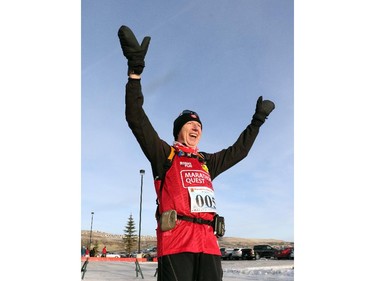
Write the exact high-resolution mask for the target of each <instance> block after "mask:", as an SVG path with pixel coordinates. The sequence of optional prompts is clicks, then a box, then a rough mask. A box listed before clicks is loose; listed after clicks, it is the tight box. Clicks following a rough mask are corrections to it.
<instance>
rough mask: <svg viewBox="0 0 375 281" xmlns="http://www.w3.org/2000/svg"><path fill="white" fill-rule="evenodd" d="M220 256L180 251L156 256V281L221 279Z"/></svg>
mask: <svg viewBox="0 0 375 281" xmlns="http://www.w3.org/2000/svg"><path fill="white" fill-rule="evenodd" d="M222 279H223V270H222V268H221V256H215V255H207V254H203V253H180V254H174V255H167V256H163V257H160V258H158V281H222Z"/></svg>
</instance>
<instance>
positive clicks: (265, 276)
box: [82, 259, 294, 281]
mask: <svg viewBox="0 0 375 281" xmlns="http://www.w3.org/2000/svg"><path fill="white" fill-rule="evenodd" d="M82 264H83V263H82ZM140 267H141V271H142V274H141V273H140V272H137V271H136V270H135V269H136V267H135V263H129V262H96V261H92V262H89V263H88V265H87V271H86V273H85V275H84V279H83V280H86V281H119V280H145V281H156V275H155V272H156V268H157V263H156V262H144V263H140ZM222 267H223V271H224V278H223V281H234V280H254V281H271V280H272V281H273V280H274V281H276V280H278V281H293V280H294V261H293V260H291V261H289V260H280V261H279V260H265V259H264V260H263V259H261V260H256V261H254V260H250V261H241V260H240V261H223V262H222ZM137 274H138V276H137ZM142 275H143V278H142Z"/></svg>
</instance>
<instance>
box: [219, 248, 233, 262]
mask: <svg viewBox="0 0 375 281" xmlns="http://www.w3.org/2000/svg"><path fill="white" fill-rule="evenodd" d="M220 252H221V258H222V259H223V260H231V259H232V252H233V249H232V248H220Z"/></svg>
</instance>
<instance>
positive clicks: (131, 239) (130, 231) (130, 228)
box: [122, 214, 137, 255]
mask: <svg viewBox="0 0 375 281" xmlns="http://www.w3.org/2000/svg"><path fill="white" fill-rule="evenodd" d="M135 232H136V229H135V225H134V220H133V216H132V214H130V216H129V218H128V223H127V225H126V226H125V229H124V233H125V235H124V237H123V238H122V239H123V241H124V245H125V251H126V252H127V253H128V254H129V255H130V253H131V252H133V251H134V250H135V248H136V244H137V235H136V234H135Z"/></svg>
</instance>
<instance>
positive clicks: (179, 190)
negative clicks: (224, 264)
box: [155, 148, 221, 256]
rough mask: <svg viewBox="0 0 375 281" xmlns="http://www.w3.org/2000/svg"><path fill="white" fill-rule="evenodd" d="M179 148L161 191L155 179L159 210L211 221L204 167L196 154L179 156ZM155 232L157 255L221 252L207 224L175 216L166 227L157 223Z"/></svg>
mask: <svg viewBox="0 0 375 281" xmlns="http://www.w3.org/2000/svg"><path fill="white" fill-rule="evenodd" d="M181 149H182V150H183V149H184V148H181ZM179 151H180V150H179V149H178V148H176V155H175V157H174V159H173V162H172V166H171V167H170V168H169V170H168V172H167V173H166V175H165V180H164V184H163V186H162V191H161V192H160V181H155V189H156V193H157V196H158V200H159V213H160V214H161V213H162V212H164V211H168V210H176V211H177V214H178V215H182V216H188V217H194V218H201V219H204V220H208V221H212V220H213V217H214V215H215V213H216V204H215V195H214V189H213V186H212V182H211V177H210V174H209V173H208V171H207V167H206V166H205V163H203V162H201V161H199V160H198V159H197V158H196V157H195V158H194V157H188V156H185V155H184V156H179V154H180V153H179ZM157 236H158V256H164V255H169V254H176V253H181V252H192V253H205V254H213V255H221V253H220V249H219V246H218V243H217V238H216V236H215V235H214V232H213V229H212V227H211V226H209V225H207V224H197V223H193V222H189V221H185V220H177V223H176V227H175V228H174V229H172V230H169V231H164V232H163V231H161V230H160V227H159V225H158V228H157Z"/></svg>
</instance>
